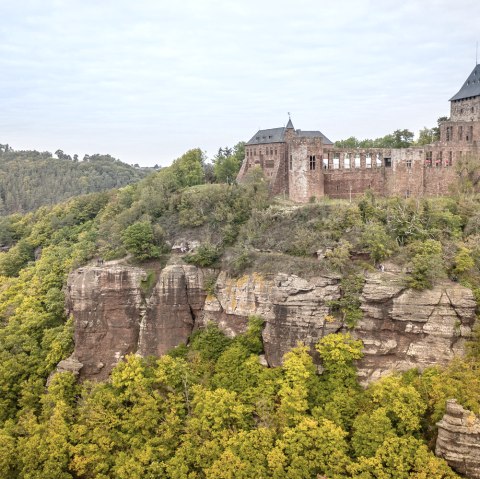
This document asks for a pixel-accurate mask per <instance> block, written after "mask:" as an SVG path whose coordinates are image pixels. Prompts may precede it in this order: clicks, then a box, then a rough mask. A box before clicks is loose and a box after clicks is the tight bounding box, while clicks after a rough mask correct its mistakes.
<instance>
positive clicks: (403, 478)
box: [348, 436, 458, 479]
mask: <svg viewBox="0 0 480 479" xmlns="http://www.w3.org/2000/svg"><path fill="white" fill-rule="evenodd" d="M348 469H349V472H350V473H351V474H352V477H359V478H362V479H379V478H381V479H423V478H425V479H426V478H428V479H455V478H457V477H458V476H457V475H456V474H455V473H454V472H453V471H452V470H451V469H450V468H449V467H448V466H447V463H446V462H445V461H444V460H443V459H439V458H437V457H435V456H434V455H433V454H432V453H431V452H430V451H429V450H428V448H427V446H425V444H423V443H422V441H420V440H419V439H416V438H414V437H411V436H409V437H390V438H387V439H386V440H385V441H384V443H383V444H382V445H381V446H380V447H379V448H378V449H377V452H376V453H375V456H373V457H360V459H359V461H358V463H356V464H352V465H351V466H349V468H348Z"/></svg>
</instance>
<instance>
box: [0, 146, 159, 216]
mask: <svg viewBox="0 0 480 479" xmlns="http://www.w3.org/2000/svg"><path fill="white" fill-rule="evenodd" d="M55 154H56V155H57V157H54V156H53V155H52V153H50V152H48V151H46V152H39V151H35V150H34V151H16V150H13V149H12V148H10V147H9V146H8V145H0V215H8V214H11V213H17V212H20V213H24V212H27V211H31V210H34V209H36V208H38V207H40V206H43V205H48V204H54V203H58V202H60V201H63V200H65V199H67V198H71V197H72V196H77V195H81V194H85V193H94V192H99V191H104V190H108V189H111V188H119V187H122V186H125V185H127V184H129V183H134V182H136V181H138V180H140V179H142V178H144V177H145V176H146V175H147V174H149V173H150V172H152V171H153V169H152V168H139V167H138V166H135V167H134V166H131V165H127V164H126V163H123V162H121V161H120V160H117V159H115V158H113V157H112V156H110V155H98V154H95V155H91V156H89V155H85V157H84V158H83V160H79V159H78V157H77V156H76V155H75V156H74V157H73V158H71V157H70V156H69V155H66V154H65V153H63V152H62V151H61V150H58V151H57V152H56V153H55Z"/></svg>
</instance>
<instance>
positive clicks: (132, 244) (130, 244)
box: [122, 221, 160, 261]
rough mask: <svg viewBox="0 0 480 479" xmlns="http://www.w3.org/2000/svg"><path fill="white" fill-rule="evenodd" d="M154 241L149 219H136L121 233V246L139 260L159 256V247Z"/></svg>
mask: <svg viewBox="0 0 480 479" xmlns="http://www.w3.org/2000/svg"><path fill="white" fill-rule="evenodd" d="M154 241H155V238H154V232H153V228H152V225H151V223H150V222H149V221H137V222H136V223H133V224H132V225H130V226H129V227H128V228H127V229H126V230H125V231H124V232H123V234H122V242H123V246H124V247H125V249H126V250H127V251H128V252H129V253H132V254H133V256H134V257H135V258H136V259H138V260H140V261H142V260H146V259H149V258H158V257H159V256H160V249H159V248H158V247H157V246H156V245H155V244H154Z"/></svg>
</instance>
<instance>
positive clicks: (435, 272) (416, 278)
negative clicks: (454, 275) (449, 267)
mask: <svg viewBox="0 0 480 479" xmlns="http://www.w3.org/2000/svg"><path fill="white" fill-rule="evenodd" d="M410 249H411V251H412V253H413V257H412V271H411V275H410V278H409V280H408V285H409V286H410V287H411V288H415V289H426V288H432V287H433V285H434V283H435V281H436V280H438V279H439V278H442V277H443V276H445V271H444V267H443V258H442V244H441V243H440V242H439V241H436V240H433V239H428V240H426V241H423V242H420V241H418V242H415V243H412V245H411V247H410Z"/></svg>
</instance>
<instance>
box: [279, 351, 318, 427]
mask: <svg viewBox="0 0 480 479" xmlns="http://www.w3.org/2000/svg"><path fill="white" fill-rule="evenodd" d="M282 369H283V379H282V380H281V383H280V390H279V392H278V395H279V397H280V405H279V407H278V413H279V416H280V421H281V422H282V423H283V424H286V425H290V426H291V425H294V424H298V423H299V422H300V421H301V420H302V418H303V417H304V416H305V414H306V413H307V410H308V395H309V388H308V386H309V383H310V382H311V380H312V378H314V377H315V366H314V364H313V362H312V358H311V357H310V355H309V354H308V349H307V347H306V346H302V345H299V346H297V347H296V348H294V349H292V350H291V351H290V352H288V353H287V354H285V356H284V359H283V368H282Z"/></svg>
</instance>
